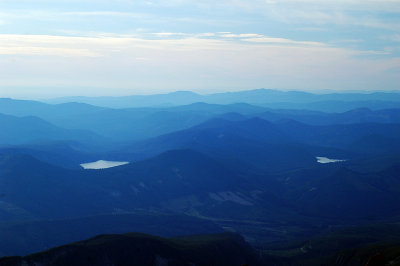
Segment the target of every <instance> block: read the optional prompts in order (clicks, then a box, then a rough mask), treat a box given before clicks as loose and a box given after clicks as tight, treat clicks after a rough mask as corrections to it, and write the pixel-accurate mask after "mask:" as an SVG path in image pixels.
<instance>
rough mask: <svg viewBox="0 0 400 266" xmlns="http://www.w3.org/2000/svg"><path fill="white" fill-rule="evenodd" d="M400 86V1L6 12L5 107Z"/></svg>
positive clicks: (271, 1)
mask: <svg viewBox="0 0 400 266" xmlns="http://www.w3.org/2000/svg"><path fill="white" fill-rule="evenodd" d="M399 84H400V0H335V1H333V0H280V1H278V0H219V1H211V0H196V1H192V0H168V1H162V0H147V1H146V0H113V1H110V0H107V1H105V0H79V1H77V0H51V1H50V0H0V97H19V98H29V97H33V98H40V97H49V98H51V97H59V96H72V95H82V96H101V95H114V96H119V95H131V94H151V93H164V92H169V91H176V90H191V91H195V92H199V93H212V92H221V91H237V90H247V89H257V88H267V89H281V90H306V91H326V90H334V91H365V90H368V91H371V90H373V91H393V90H395V91H400V85H399Z"/></svg>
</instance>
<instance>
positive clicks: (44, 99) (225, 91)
mask: <svg viewBox="0 0 400 266" xmlns="http://www.w3.org/2000/svg"><path fill="white" fill-rule="evenodd" d="M250 91H276V92H281V93H290V92H302V93H308V94H314V95H329V94H375V93H388V94H391V93H395V94H400V91H398V90H346V91H340V90H316V91H315V90H314V91H313V90H295V89H292V90H290V89H289V90H284V89H266V88H258V89H247V90H221V91H208V92H202V91H200V92H199V91H195V90H171V91H160V92H157V91H155V92H147V93H146V92H144V93H136V94H122V95H111V94H109V95H107V94H104V95H60V96H47V97H40V96H29V95H24V96H18V95H15V96H13V95H9V96H7V95H5V96H3V95H1V94H0V99H11V100H32V101H39V102H40V101H44V102H45V101H51V100H57V99H69V98H72V99H73V98H124V97H134V96H157V95H171V94H176V93H192V94H196V95H199V96H210V95H214V94H225V93H242V92H250Z"/></svg>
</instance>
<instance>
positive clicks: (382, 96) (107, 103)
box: [46, 89, 400, 109]
mask: <svg viewBox="0 0 400 266" xmlns="http://www.w3.org/2000/svg"><path fill="white" fill-rule="evenodd" d="M339 101H340V102H345V103H347V104H349V106H352V108H349V109H353V108H357V106H358V107H371V108H374V109H377V108H378V109H380V108H379V106H385V105H386V108H388V106H389V105H390V106H391V107H396V106H397V107H398V106H400V105H399V104H400V93H397V92H372V93H326V94H313V93H309V92H302V91H279V90H271V89H256V90H247V91H237V92H222V93H215V94H208V95H201V94H197V93H194V92H191V91H176V92H171V93H167V94H155V95H133V96H121V97H106V96H104V97H66V98H58V99H52V100H47V101H46V102H48V103H66V102H81V103H88V104H93V105H97V106H103V107H112V108H131V107H166V106H177V105H187V104H192V103H195V102H205V103H211V104H233V103H239V102H242V103H249V104H254V105H261V106H267V105H268V104H273V106H272V107H274V108H277V107H279V105H280V107H284V106H286V108H290V106H291V105H290V104H289V103H291V104H292V107H293V106H296V105H297V107H299V106H301V104H309V103H318V102H339ZM368 102H370V103H368ZM379 102H381V103H379ZM357 103H358V104H357ZM361 103H362V104H361ZM390 103H392V104H390ZM274 105H275V106H274ZM325 105H326V104H325ZM354 105H355V106H354ZM315 108H317V106H314V108H312V109H315ZM319 108H321V107H319ZM342 108H343V107H342ZM296 109H299V108H296Z"/></svg>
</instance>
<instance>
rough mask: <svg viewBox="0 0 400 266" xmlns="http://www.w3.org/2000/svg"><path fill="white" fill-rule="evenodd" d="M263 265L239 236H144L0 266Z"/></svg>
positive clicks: (93, 242) (106, 238)
mask: <svg viewBox="0 0 400 266" xmlns="http://www.w3.org/2000/svg"><path fill="white" fill-rule="evenodd" d="M38 264H40V265H60V266H62V265H99V266H101V265H221V266H222V265H227V266H228V265H229V266H231V265H244V264H250V265H261V261H260V260H259V258H258V257H257V255H256V254H255V252H254V251H253V250H252V248H251V247H250V246H249V245H248V244H247V243H246V242H245V241H244V240H243V239H242V238H241V237H240V236H239V235H237V234H230V233H224V234H219V235H201V236H194V237H188V238H175V239H165V238H160V237H154V236H150V235H144V234H137V233H131V234H124V235H102V236H97V237H95V238H92V239H89V240H86V241H81V242H77V243H73V244H69V245H66V246H61V247H58V248H53V249H50V250H48V251H44V252H42V253H37V254H32V255H29V256H26V257H11V258H3V259H0V265H4V266H11V265H12V266H14V265H15V266H17V265H38Z"/></svg>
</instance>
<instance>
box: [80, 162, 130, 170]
mask: <svg viewBox="0 0 400 266" xmlns="http://www.w3.org/2000/svg"><path fill="white" fill-rule="evenodd" d="M128 163H129V162H115V161H105V160H99V161H97V162H91V163H82V164H81V166H82V167H83V169H106V168H111V167H117V166H121V165H125V164H128Z"/></svg>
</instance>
